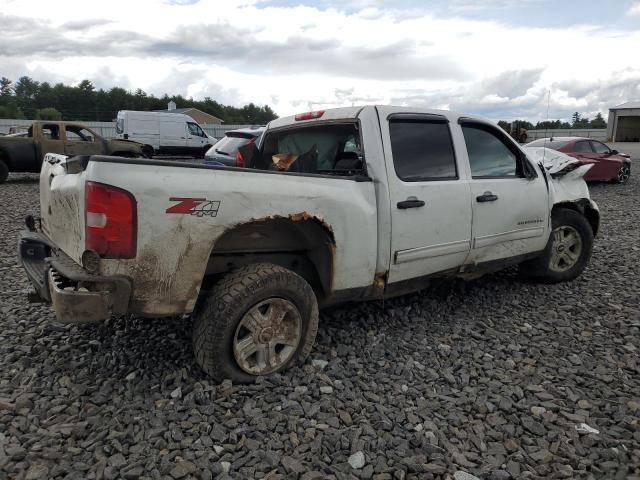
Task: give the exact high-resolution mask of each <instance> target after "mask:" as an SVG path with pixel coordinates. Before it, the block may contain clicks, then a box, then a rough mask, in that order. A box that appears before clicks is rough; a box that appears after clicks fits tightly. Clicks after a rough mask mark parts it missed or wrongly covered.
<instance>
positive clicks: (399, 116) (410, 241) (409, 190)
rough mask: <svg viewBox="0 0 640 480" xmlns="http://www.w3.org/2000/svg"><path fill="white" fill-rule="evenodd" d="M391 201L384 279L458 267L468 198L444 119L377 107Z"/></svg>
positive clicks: (466, 241) (467, 229) (467, 237)
mask: <svg viewBox="0 0 640 480" xmlns="http://www.w3.org/2000/svg"><path fill="white" fill-rule="evenodd" d="M378 112H379V116H380V126H381V129H382V139H383V148H384V155H385V158H386V159H387V162H386V168H387V177H388V182H389V195H390V200H391V232H392V234H391V266H390V269H389V283H394V282H399V281H402V280H409V279H413V278H418V277H422V276H425V275H430V274H433V273H436V272H441V271H445V270H449V269H452V268H456V267H459V266H460V265H462V264H463V263H464V261H465V259H466V257H467V255H468V254H469V250H470V243H471V201H470V190H469V182H468V180H467V178H466V177H465V174H464V172H465V170H464V169H463V168H461V165H460V164H459V159H458V158H457V156H456V149H455V148H454V142H453V137H452V135H451V128H450V125H449V120H448V119H447V117H445V116H442V115H431V114H410V113H398V112H397V111H396V112H394V110H393V109H392V108H389V107H378Z"/></svg>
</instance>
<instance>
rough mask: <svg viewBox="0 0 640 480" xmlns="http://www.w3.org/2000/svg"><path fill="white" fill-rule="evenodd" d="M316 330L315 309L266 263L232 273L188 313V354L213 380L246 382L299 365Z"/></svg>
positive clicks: (290, 279)
mask: <svg viewBox="0 0 640 480" xmlns="http://www.w3.org/2000/svg"><path fill="white" fill-rule="evenodd" d="M317 330H318V303H317V300H316V297H315V294H314V292H313V290H312V289H311V286H310V285H309V284H308V283H307V282H306V281H305V280H304V279H303V278H302V277H300V276H299V275H297V274H296V273H294V272H292V271H290V270H287V269H286V268H282V267H279V266H277V265H272V264H268V263H259V264H254V265H249V266H246V267H243V268H239V269H238V270H235V271H232V272H230V273H229V274H227V276H225V277H224V278H223V279H222V280H221V281H219V282H218V283H217V284H216V285H215V287H214V288H213V290H212V292H211V293H210V294H209V295H208V296H207V297H206V298H205V299H204V300H203V302H202V304H201V305H199V307H198V308H197V309H196V312H195V313H194V325H193V349H194V353H195V357H196V360H197V362H198V364H199V365H200V366H201V367H202V369H203V370H204V371H205V372H207V373H208V374H209V375H211V376H212V377H213V378H214V379H216V380H219V381H220V380H223V379H226V378H228V379H231V380H232V381H234V382H236V383H247V382H252V381H254V380H255V379H256V377H257V376H262V375H269V374H272V373H275V372H278V371H282V370H284V369H286V368H287V367H288V366H290V365H292V364H293V363H295V362H301V361H303V360H304V359H305V358H306V357H307V356H308V355H309V353H310V352H311V348H312V347H313V343H314V341H315V337H316V333H317Z"/></svg>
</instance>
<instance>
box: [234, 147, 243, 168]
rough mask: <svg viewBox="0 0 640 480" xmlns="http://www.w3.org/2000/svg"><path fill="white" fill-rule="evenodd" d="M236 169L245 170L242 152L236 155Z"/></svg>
mask: <svg viewBox="0 0 640 480" xmlns="http://www.w3.org/2000/svg"><path fill="white" fill-rule="evenodd" d="M236 167H241V168H244V158H243V156H242V154H241V153H240V151H238V152H237V153H236Z"/></svg>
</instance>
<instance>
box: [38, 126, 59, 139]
mask: <svg viewBox="0 0 640 480" xmlns="http://www.w3.org/2000/svg"><path fill="white" fill-rule="evenodd" d="M42 136H43V137H44V138H46V139H47V140H60V126H59V125H43V126H42Z"/></svg>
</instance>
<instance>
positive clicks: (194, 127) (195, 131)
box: [187, 122, 205, 137]
mask: <svg viewBox="0 0 640 480" xmlns="http://www.w3.org/2000/svg"><path fill="white" fill-rule="evenodd" d="M187 126H188V127H189V133H190V134H191V135H195V136H196V137H204V136H205V134H204V132H203V131H202V128H200V125H198V124H197V123H191V122H187Z"/></svg>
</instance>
